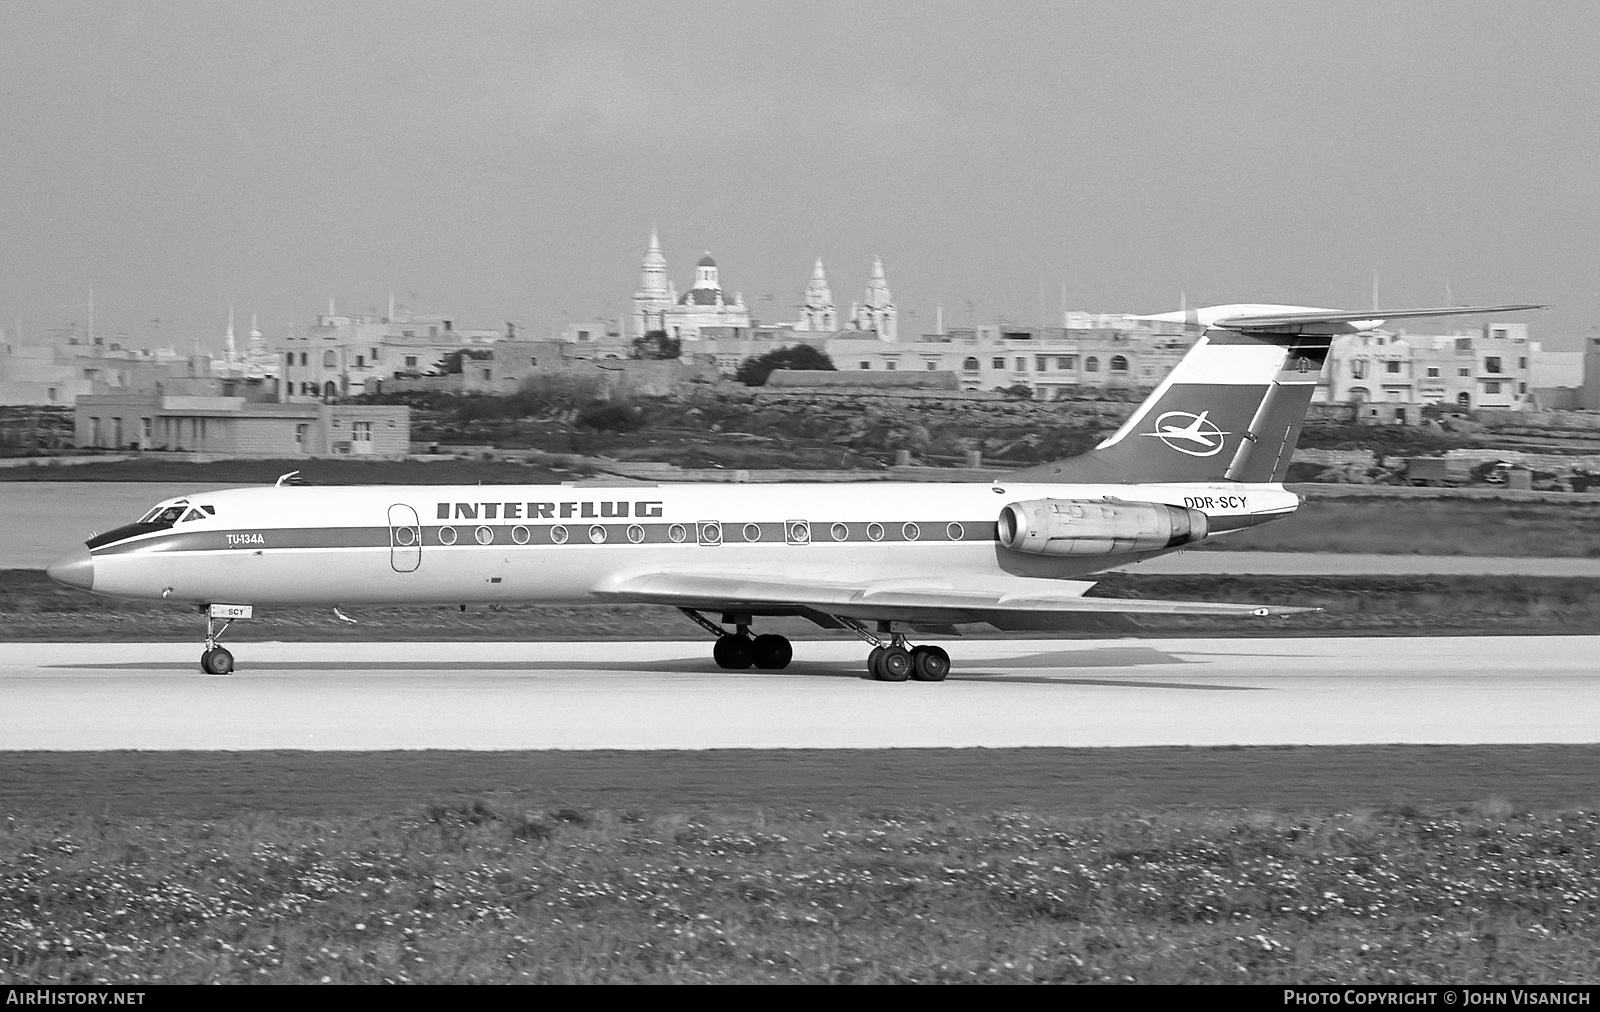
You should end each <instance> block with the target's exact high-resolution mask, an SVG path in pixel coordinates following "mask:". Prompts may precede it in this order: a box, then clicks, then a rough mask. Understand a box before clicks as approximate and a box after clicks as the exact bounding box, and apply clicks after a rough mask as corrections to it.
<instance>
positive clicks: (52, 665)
mask: <svg viewBox="0 0 1600 1012" xmlns="http://www.w3.org/2000/svg"><path fill="white" fill-rule="evenodd" d="M946 645H947V646H948V647H949V649H950V653H951V655H952V657H953V659H954V663H955V670H954V673H953V674H952V676H951V678H950V680H949V681H947V682H944V683H942V684H923V683H917V682H908V683H901V684H894V683H883V682H874V681H870V680H867V679H866V678H864V677H862V675H861V673H860V672H861V663H862V657H863V655H864V653H865V648H864V647H863V646H860V645H857V644H854V643H847V642H840V641H827V642H797V643H796V644H795V658H796V660H795V662H794V664H792V665H791V666H790V668H789V669H787V670H786V671H782V672H757V671H743V672H728V671H722V670H719V669H717V668H716V667H715V666H714V665H713V664H712V663H711V661H710V659H709V656H708V655H709V652H710V651H709V643H705V644H702V643H698V642H669V643H648V642H647V643H638V642H607V643H459V642H452V643H338V644H335V643H248V642H240V643H236V644H234V645H233V650H234V653H235V654H236V656H237V658H238V663H239V669H238V671H237V672H236V673H234V674H232V675H228V676H209V675H203V674H201V673H200V671H199V670H198V667H197V659H198V655H199V650H200V648H199V646H198V645H197V644H131V643H130V644H116V643H3V644H0V699H4V700H5V706H4V707H3V709H0V749H18V750H103V749H150V750H169V749H225V750H250V749H313V750H332V751H340V750H363V749H482V750H491V749H713V748H766V749H772V748H914V747H932V748H938V747H990V748H1002V747H1021V746H1101V747H1114V746H1147V745H1294V744H1319V745H1332V744H1378V743H1411V744H1513V743H1592V742H1600V678H1597V677H1596V676H1595V662H1594V658H1595V657H1596V656H1597V651H1600V637H1596V636H1586V637H1452V638H1396V639H1379V638H1371V639H1366V638H1328V639H1289V638H1280V639H1243V638H1238V639H1169V640H1155V639H1138V640H1135V639H1121V640H1075V641H1060V640H968V641H962V640H952V641H949V642H948V643H947V644H946Z"/></svg>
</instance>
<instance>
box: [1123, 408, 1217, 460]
mask: <svg viewBox="0 0 1600 1012" xmlns="http://www.w3.org/2000/svg"><path fill="white" fill-rule="evenodd" d="M1209 414H1211V412H1210V411H1202V412H1200V413H1199V414H1198V415H1197V414H1195V413H1194V412H1192V411H1168V412H1165V413H1163V414H1162V415H1161V417H1159V418H1157V419H1156V429H1155V431H1154V432H1143V433H1140V435H1144V436H1154V437H1155V438H1157V439H1159V440H1161V441H1162V442H1163V443H1166V444H1167V445H1168V446H1170V447H1172V448H1173V449H1174V450H1177V451H1178V452H1179V453H1187V454H1188V455H1189V456H1191V457H1211V456H1215V455H1216V454H1218V453H1221V452H1222V444H1223V441H1224V440H1223V438H1222V437H1224V436H1231V435H1233V433H1231V432H1223V431H1222V429H1220V428H1218V427H1217V423H1216V422H1213V421H1212V420H1211V419H1209V418H1207V417H1206V416H1207V415H1209Z"/></svg>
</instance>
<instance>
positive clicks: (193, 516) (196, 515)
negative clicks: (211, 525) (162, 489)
mask: <svg viewBox="0 0 1600 1012" xmlns="http://www.w3.org/2000/svg"><path fill="white" fill-rule="evenodd" d="M205 518H206V515H205V514H204V513H202V512H200V511H199V510H197V509H193V510H190V511H189V515H188V516H186V517H184V518H183V519H184V520H185V521H189V520H204V519H205Z"/></svg>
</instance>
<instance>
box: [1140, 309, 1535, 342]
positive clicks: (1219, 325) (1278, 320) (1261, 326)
mask: <svg viewBox="0 0 1600 1012" xmlns="http://www.w3.org/2000/svg"><path fill="white" fill-rule="evenodd" d="M1543 308H1544V306H1542V305H1534V304H1522V303H1519V304H1516V305H1505V306H1441V307H1438V308H1434V309H1374V310H1370V311H1369V310H1348V309H1319V308H1316V307H1314V306H1279V305H1270V304H1262V303H1237V304H1231V305H1226V306H1201V307H1197V308H1195V309H1180V310H1178V311H1177V312H1174V313H1151V314H1150V315H1148V316H1135V317H1133V319H1135V320H1149V321H1152V322H1155V323H1181V324H1183V325H1184V326H1185V327H1189V328H1193V329H1196V330H1210V329H1216V330H1233V331H1243V332H1247V333H1265V334H1330V335H1337V334H1347V333H1358V332H1360V331H1365V330H1373V329H1376V328H1377V327H1380V326H1382V325H1383V323H1384V321H1385V320H1410V319H1420V318H1423V317H1429V316H1482V315H1484V314H1488V313H1520V312H1523V311H1524V310H1528V309H1543Z"/></svg>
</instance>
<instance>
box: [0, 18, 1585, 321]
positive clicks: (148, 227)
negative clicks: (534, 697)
mask: <svg viewBox="0 0 1600 1012" xmlns="http://www.w3.org/2000/svg"><path fill="white" fill-rule="evenodd" d="M0 40H3V41H0V45H3V50H0V173H3V176H0V181H3V185H0V325H4V326H5V327H7V328H8V329H10V328H12V327H13V326H14V325H15V324H16V323H17V322H18V321H19V320H20V323H21V327H22V329H23V331H24V333H25V334H27V335H28V336H30V337H33V338H35V339H37V338H38V337H39V336H41V335H42V334H43V333H44V332H45V331H46V330H47V329H48V328H49V327H51V326H59V325H61V324H64V323H66V322H68V321H73V320H81V319H83V317H84V311H83V309H82V308H81V306H82V304H83V303H84V301H85V299H86V296H87V293H88V291H89V290H90V289H91V288H92V289H93V290H94V292H95V299H96V303H97V311H96V316H97V321H98V330H99V331H100V332H102V333H107V334H116V333H118V332H125V333H128V334H129V335H130V337H131V339H132V341H133V343H134V344H135V345H142V344H146V343H152V344H153V343H156V341H155V340H154V331H153V327H154V325H153V324H152V322H151V321H153V320H157V319H159V320H161V321H162V323H161V331H160V343H177V344H178V345H179V346H180V347H187V345H188V342H189V341H190V340H192V339H194V338H196V337H199V338H202V339H204V340H206V341H207V342H208V343H215V342H216V341H217V340H218V339H219V338H220V336H221V333H222V329H223V326H224V323H225V316H226V312H227V307H228V304H229V302H230V301H231V302H232V303H234V304H235V305H236V306H237V308H238V312H239V314H240V317H241V322H240V330H241V334H242V331H243V330H244V329H245V328H246V326H247V321H248V318H249V314H250V313H251V312H259V313H260V316H261V322H262V329H263V330H265V331H267V333H268V334H269V336H273V337H276V336H278V335H280V334H281V333H282V332H283V328H284V325H285V323H286V322H288V321H291V320H292V321H294V322H296V323H297V324H302V325H303V324H304V323H306V322H308V321H309V320H310V319H311V318H312V317H313V316H315V315H316V314H317V313H319V312H324V311H326V308H327V303H328V299H329V298H330V297H332V298H334V299H336V300H337V303H338V306H339V307H340V309H341V310H343V311H352V312H363V311H366V310H367V309H369V308H370V309H374V310H378V311H380V312H381V311H382V310H383V307H384V306H385V304H386V302H387V299H388V295H389V293H390V292H391V291H393V292H394V293H395V294H396V295H397V297H398V298H399V300H400V301H401V302H402V303H409V304H413V305H415V306H416V308H418V309H419V310H422V311H436V312H444V313H447V314H449V315H451V316H453V317H454V318H455V319H456V320H458V321H460V323H461V325H463V326H483V327H498V326H500V325H501V324H502V323H503V321H505V320H518V321H521V322H522V323H523V324H524V325H525V326H526V327H527V328H528V329H529V330H530V331H532V332H533V333H535V334H538V333H548V332H549V331H550V330H551V328H553V327H559V326H560V325H561V324H562V323H564V322H566V321H567V320H571V319H587V318H593V317H595V316H612V317H615V316H619V315H623V314H626V313H627V312H628V311H629V308H630V303H629V298H630V296H631V295H632V293H633V291H634V290H635V288H636V287H637V286H638V281H639V258H640V256H641V255H642V253H643V252H644V245H645V242H646V240H647V238H648V236H649V233H650V229H651V227H652V226H654V227H656V228H658V229H659V230H660V233H661V238H662V242H663V244H664V246H665V250H666V255H667V261H668V265H669V268H670V271H671V275H672V277H673V278H674V279H675V280H676V281H677V283H678V286H679V288H680V289H682V288H684V287H687V286H688V284H689V282H690V279H691V277H692V274H693V264H694V261H695V259H697V258H698V257H699V255H700V253H701V251H703V250H710V251H711V252H712V254H713V255H714V256H715V257H716V258H717V261H718V263H719V264H720V265H721V267H722V278H723V283H724V285H725V287H727V288H728V289H730V290H738V291H742V292H743V293H744V296H745V299H746V301H747V302H749V304H750V305H751V307H752V310H753V311H754V312H755V314H756V315H757V316H758V317H761V318H762V319H764V320H767V321H774V320H785V319H794V318H795V316H796V314H795V312H794V309H793V306H794V304H795V303H797V302H798V301H799V299H800V297H801V293H802V290H803V288H804V286H805V283H806V280H807V278H808V276H809V274H810V268H811V262H812V261H813V260H814V259H815V258H816V257H818V256H821V257H822V258H823V259H824V260H825V262H826V264H827V268H828V278H829V280H830V282H831V283H832V288H833V294H834V298H835V301H836V302H837V303H839V305H840V306H841V307H848V305H849V303H850V302H851V301H852V300H854V299H859V298H860V297H861V291H862V289H863V288H864V286H865V282H866V277H867V272H868V270H869V268H870V266H871V262H872V257H873V256H874V255H880V256H882V257H883V260H884V264H885V266H886V269H887V273H888V278H889V282H890V285H891V286H892V288H893V291H894V295H895V299H896V302H897V304H898V305H899V307H900V310H901V328H902V333H908V334H909V333H917V332H921V331H925V330H932V329H933V318H934V306H935V304H936V303H940V302H942V303H943V304H944V306H945V322H946V324H947V326H953V325H959V324H963V323H968V322H970V321H972V320H973V319H974V318H976V319H977V321H978V322H986V321H995V320H997V319H1000V318H1004V319H1007V320H1010V321H1015V322H1021V323H1035V322H1039V321H1040V320H1041V317H1048V320H1049V322H1052V323H1059V307H1060V304H1061V301H1062V288H1063V285H1065V290H1066V302H1067V304H1068V305H1069V306H1070V307H1071V308H1077V309H1088V310H1093V311H1102V312H1158V311H1162V310H1167V309H1175V308H1177V305H1178V301H1179V298H1180V293H1187V296H1188V300H1189V304H1190V305H1197V304H1205V303H1220V302H1239V301H1263V302H1289V303H1300V304H1309V305H1328V306H1340V307H1344V306H1348V307H1352V308H1357V309H1364V308H1367V307H1368V306H1369V305H1370V303H1371V298H1372V277H1373V274H1374V272H1376V273H1377V275H1378V276H1379V278H1380V287H1381V301H1382V303H1383V304H1384V305H1386V306H1414V305H1429V306H1431V305H1438V304H1441V303H1443V302H1444V301H1445V298H1446V285H1447V284H1448V285H1449V293H1450V297H1451V299H1452V300H1453V301H1455V302H1458V303H1460V302H1474V303H1478V302H1509V301H1534V302H1549V303H1551V304H1552V306H1553V309H1552V310H1551V311H1549V312H1546V313H1541V314H1530V315H1529V316H1528V317H1526V318H1527V319H1529V320H1530V321H1531V322H1532V323H1533V324H1534V330H1535V336H1536V337H1538V338H1540V339H1542V340H1544V341H1545V342H1546V345H1547V346H1556V347H1563V348H1575V347H1577V346H1578V343H1579V342H1580V341H1581V340H1582V339H1583V337H1584V336H1585V335H1588V334H1589V333H1590V332H1591V329H1592V328H1593V327H1594V325H1595V324H1596V323H1597V322H1600V257H1597V241H1600V185H1597V181H1600V5H1597V4H1594V3H1589V2H1572V3H1554V2H1533V3H1526V2H1522V3H1446V2H1438V0H1435V2H1418V3H1404V2H1396V0H1384V2H1375V3H1364V2H1351V0H1341V2H1337V3H1327V4H1317V3H1283V2H1281V0H1274V2H1267V0H1263V2H1257V3H1206V2H1197V0H1189V2H1162V3H1143V4H1141V3H1133V2H1111V3H1042V2H1036V3H1026V4H1023V3H1017V4H1000V5H998V6H997V5H995V4H988V3H984V4H978V3H972V2H962V3H946V2H940V3H932V2H930V3H921V4H906V3H895V2H883V0H874V2H872V3H864V2H861V3H827V2H816V0H811V2H807V3H804V4H773V3H756V2H747V3H715V2H709V0H700V2H695V3H673V2H661V0H657V2H652V3H623V2H619V0H605V2H604V3H548V4H537V3H521V2H506V3H487V2H484V3H462V2H459V0H457V2H451V3H400V2H381V3H370V4H369V3H354V2H334V3H328V2H319V3H292V2H281V0H280V2H272V3H257V4H250V5H245V4H243V3H194V4H188V3H177V2H172V0H161V2H151V3H138V2H130V3H120V4H119V3H111V2H100V3H68V2H62V0H51V2H44V0H20V2H18V0H0ZM768 296H770V297H771V298H770V299H769V298H767V297H768Z"/></svg>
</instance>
